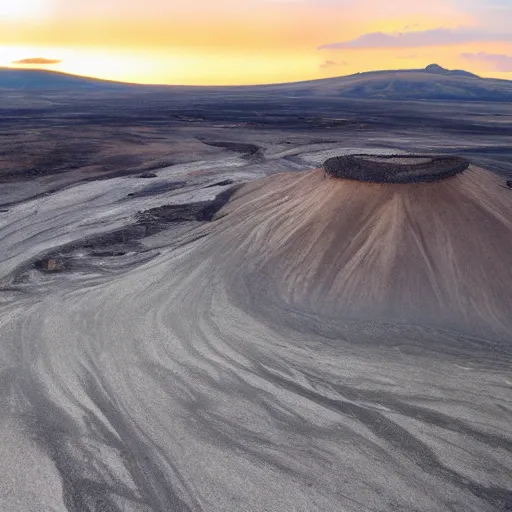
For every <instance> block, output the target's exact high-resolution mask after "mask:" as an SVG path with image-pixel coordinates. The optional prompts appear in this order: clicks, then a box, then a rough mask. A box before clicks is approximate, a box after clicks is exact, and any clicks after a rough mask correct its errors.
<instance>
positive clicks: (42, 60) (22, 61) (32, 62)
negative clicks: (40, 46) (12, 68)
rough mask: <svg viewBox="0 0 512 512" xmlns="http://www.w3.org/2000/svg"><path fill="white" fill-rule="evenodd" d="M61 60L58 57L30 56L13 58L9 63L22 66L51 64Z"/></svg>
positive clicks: (58, 62)
mask: <svg viewBox="0 0 512 512" xmlns="http://www.w3.org/2000/svg"><path fill="white" fill-rule="evenodd" d="M61 62H62V60H59V59H45V58H43V57H32V58H30V59H20V60H14V61H12V63H11V64H15V65H18V66H20V65H22V66H32V65H36V66H49V65H51V64H60V63H61Z"/></svg>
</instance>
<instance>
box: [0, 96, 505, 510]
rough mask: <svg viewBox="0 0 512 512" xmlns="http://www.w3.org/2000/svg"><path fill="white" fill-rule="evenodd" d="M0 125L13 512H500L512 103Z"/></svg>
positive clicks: (329, 104)
mask: <svg viewBox="0 0 512 512" xmlns="http://www.w3.org/2000/svg"><path fill="white" fill-rule="evenodd" d="M0 109H1V117H0V285H1V288H0V339H1V342H0V383H1V385H0V406H1V411H2V413H1V415H0V510H5V511H9V512H29V511H43V510H44V511H47V510H48V511H52V512H57V511H59V512H60V511H69V512H96V511H102V512H106V511H109V512H110V511H113V512H121V511H123V512H128V511H130V512H132V511H133V512H139V511H141V512H169V511H180V512H182V511H183V512H192V511H193V512H196V511H205V512H217V511H218V512H221V511H222V512H227V511H229V512H231V511H232V512H240V511H244V512H249V511H251V512H263V511H267V512H274V511H286V512H287V511H290V512H291V511H301V512H314V511H329V512H345V511H346V512H361V511H375V512H377V511H378V512H387V511H390V512H391V511H393V512H395V511H404V512H411V511H418V512H420V511H421V512H425V511H432V512H434V511H435V512H437V511H458V512H462V511H464V512H470V511H472V512H504V511H507V510H512V430H511V424H512V370H511V368H512V341H511V340H512V190H510V188H508V187H507V185H506V180H507V179H509V180H510V179H512V147H511V144H510V141H511V140H512V139H511V137H512V107H511V106H510V104H509V103H496V102H491V101H489V102H482V101H474V102H464V101H459V102H454V101H450V102H448V101H447V102H443V101H434V100H432V101H404V102H391V101H384V100H366V99H364V100H363V99H353V98H352V99H351V98H338V97H336V96H333V97H329V98H327V97H323V96H321V95H319V96H311V97H308V98H304V97H295V96H293V95H290V96H286V95H283V94H280V95H278V96H276V95H275V94H274V93H273V92H272V89H269V90H268V91H266V90H261V89H254V90H252V89H250V88H248V89H246V90H245V92H244V94H243V95H240V94H238V93H237V94H235V93H234V92H233V91H230V90H223V89H218V88H216V89H215V90H211V91H206V92H205V91H203V90H198V91H195V90H193V89H192V90H188V89H187V90H183V91H181V92H180V91H174V92H173V93H172V94H171V93H168V92H166V91H163V90H162V91H161V90H149V91H148V90H139V89H137V88H135V89H130V90H121V91H119V90H111V91H110V90H109V91H97V90H94V91H77V90H73V91H68V92H63V91H58V92H56V91H52V90H44V89H43V90H37V91H23V90H5V91H2V93H1V96H0ZM357 155H365V156H364V160H365V162H366V164H365V165H366V166H369V168H370V169H373V171H374V172H377V171H376V170H379V169H388V170H389V169H390V167H393V166H395V165H401V164H403V163H404V162H406V163H408V165H409V166H410V167H411V169H409V170H412V172H419V171H418V169H420V170H421V169H422V168H423V167H425V166H426V165H427V163H428V164H429V166H434V167H432V168H434V171H435V172H434V175H435V176H433V177H432V175H431V174H429V176H430V178H432V179H428V180H419V181H421V182H416V181H418V180H405V181H408V182H402V181H403V180H398V182H397V180H396V179H391V180H384V182H375V181H376V180H371V179H370V180H368V179H352V178H353V177H354V176H350V175H349V176H347V175H340V176H335V175H333V173H329V172H328V168H329V165H328V164H325V163H326V162H329V159H332V158H335V159H336V158H338V157H342V160H341V162H342V163H343V165H342V166H341V167H342V168H343V169H345V168H347V166H348V168H349V169H352V167H351V166H350V165H349V164H350V162H354V161H358V162H359V163H360V160H361V157H360V156H357ZM441 155H442V156H443V158H444V159H441V160H439V158H440V156H441ZM334 161H335V162H336V161H337V162H339V161H340V160H334ZM331 162H332V160H331ZM447 162H448V163H449V164H450V166H451V167H450V169H451V170H453V169H456V172H449V173H448V175H444V174H443V173H441V174H443V175H442V176H438V175H436V173H437V174H438V171H439V170H440V169H441V171H443V170H445V169H444V167H443V166H444V165H448V164H447ZM436 163H437V164H439V165H438V167H435V165H436ZM324 164H325V165H324ZM452 164H453V165H452ZM418 166H419V167H418ZM439 166H441V167H439ZM393 168H394V167H393ZM432 168H431V167H429V172H430V171H431V170H432ZM435 169H437V171H436V170H435ZM441 171H439V172H441ZM400 172H403V170H401V171H400ZM334 174H336V173H334ZM394 176H395V175H394ZM395 177H396V176H395ZM363 178H364V176H363ZM438 178H443V179H438ZM377 181H379V180H377ZM411 181H412V182H411ZM423 181H427V182H423Z"/></svg>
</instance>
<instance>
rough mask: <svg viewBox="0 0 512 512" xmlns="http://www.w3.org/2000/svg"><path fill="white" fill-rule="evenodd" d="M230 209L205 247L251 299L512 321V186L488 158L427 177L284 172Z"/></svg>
mask: <svg viewBox="0 0 512 512" xmlns="http://www.w3.org/2000/svg"><path fill="white" fill-rule="evenodd" d="M221 214H222V215H224V217H223V218H222V219H220V220H219V222H217V223H215V224H216V227H215V228H214V236H213V238H212V239H211V240H212V243H213V244H214V247H210V248H209V249H208V250H209V251H213V252H211V253H210V254H213V255H214V257H215V258H218V263H219V265H221V266H223V267H224V268H226V269H228V273H229V274H231V275H230V279H231V280H233V279H235V280H238V283H237V284H238V285H240V283H242V282H243V285H244V286H243V288H240V286H238V287H236V286H232V289H237V290H242V291H241V292H240V294H241V295H243V294H246V295H247V300H248V301H251V303H252V304H266V305H267V306H268V305H271V307H272V308H273V309H274V310H277V309H279V308H285V309H286V310H287V311H295V312H299V313H303V314H307V315H310V316H311V315H314V316H315V317H317V318H324V319H325V320H327V319H328V318H329V319H343V318H356V319H366V320H378V321H392V322H405V323H414V324H420V325H432V326H438V327H446V328H455V329H460V330H462V331H465V332H468V331H469V332H470V333H472V334H484V333H487V334H488V333H489V332H494V333H499V334H506V333H510V332H512V286H511V284H512V283H511V281H512V194H511V193H510V191H509V190H507V189H506V188H505V187H503V186H502V184H501V182H500V180H499V178H497V177H496V176H494V175H493V174H491V173H489V172H487V171H486V170H483V169H481V168H477V167H474V166H470V168H469V169H468V170H467V171H466V172H464V173H463V174H460V175H457V176H455V177H452V178H448V179H445V180H443V181H440V182H435V183H427V184H377V183H364V182H357V181H351V180H338V179H330V178H326V177H325V175H324V173H323V171H322V170H315V171H310V172H305V173H300V174H297V173H284V174H279V175H275V176H272V177H269V178H266V179H263V180H260V181H258V182H255V183H252V184H249V185H247V186H245V187H244V188H242V189H241V190H240V191H239V192H238V193H237V194H236V195H235V197H234V200H233V201H232V202H231V203H230V204H229V205H228V206H226V207H225V208H224V209H223V210H222V211H221ZM269 307H270V306H269Z"/></svg>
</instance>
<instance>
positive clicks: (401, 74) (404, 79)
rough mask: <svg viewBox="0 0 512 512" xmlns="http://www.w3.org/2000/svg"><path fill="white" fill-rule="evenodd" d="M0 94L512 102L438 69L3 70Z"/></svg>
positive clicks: (480, 82) (507, 91) (482, 84)
mask: <svg viewBox="0 0 512 512" xmlns="http://www.w3.org/2000/svg"><path fill="white" fill-rule="evenodd" d="M0 89H8V90H22V91H42V90H49V91H51V90H54V91H55V90H77V91H87V90H94V91H109V90H110V91H118V90H123V91H160V92H166V91H194V92H198V91H199V92H205V93H208V92H212V91H215V92H218V91H221V92H222V91H225V92H232V93H237V92H246V91H251V92H258V93H268V94H274V95H279V94H281V95H287V96H289V97H294V96H297V97H303V96H305V97H318V96H323V97H338V98H349V99H381V100H382V99H384V100H456V101H457V100H467V101H512V81H510V80H500V79H494V78H482V77H479V76H478V75H475V74H473V73H470V72H469V71H465V70H449V69H446V68H443V67H442V66H440V65H438V64H429V65H428V66H427V67H426V68H422V69H405V70H389V71H386V70H382V71H366V72H361V73H355V74H352V75H347V76H340V77H331V78H323V79H314V80H304V81H300V82H288V83H276V84H264V85H242V86H240V85H237V86H200V85H196V86H194V85H150V84H135V83H128V82H116V81H111V80H103V79H98V78H92V77H83V76H79V75H71V74H66V73H61V72H56V71H46V70H36V69H29V70H28V69H18V68H0Z"/></svg>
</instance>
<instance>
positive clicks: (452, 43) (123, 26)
mask: <svg viewBox="0 0 512 512" xmlns="http://www.w3.org/2000/svg"><path fill="white" fill-rule="evenodd" d="M507 16H512V0H501V1H499V0H496V1H494V2H493V1H490V2H489V1H486V0H473V1H471V2H462V1H460V0H451V1H444V0H443V1H440V0H432V1H430V2H428V3H425V4H421V5H420V4H413V3H412V2H406V1H404V0H395V1H392V2H387V3H385V5H384V2H381V1H379V0H363V1H357V2H356V1H355V0H329V1H327V0H303V1H299V0H297V1H289V0H288V1H285V0H275V1H271V0H238V1H235V0H219V1H217V2H207V1H206V0H191V1H189V2H186V3H181V2H179V3H178V2H166V1H164V0H147V1H145V2H139V1H132V2H121V1H120V0H114V1H111V2H101V1H99V0H90V1H89V2H80V1H78V0H16V1H13V0H0V65H2V66H13V67H24V68H27V67H44V68H45V69H51V70H57V71H64V72H69V73H75V74H80V75H87V76H95V77H101V78H107V79H113V80H122V81H130V82H139V83H166V84H249V83H268V82H284V81H295V80H307V79H314V78H324V77H328V76H339V75H347V74H351V73H356V72H360V71H367V70H372V69H401V68H419V67H424V66H425V65H427V64H429V63H431V62H438V63H439V64H441V65H443V66H445V67H449V68H464V69H469V70H470V71H473V72H476V73H479V74H481V75H483V76H494V77H503V78H511V77H512V65H511V64H510V62H512V57H511V56H512V29H510V28H509V26H508V25H507V24H506V23H504V22H503V20H504V18H506V17H507ZM46 60H47V61H50V62H51V63H48V64H44V65H42V64H41V62H45V61H46ZM56 61H60V62H56ZM31 62H34V63H31Z"/></svg>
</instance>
